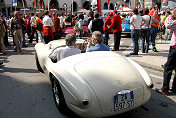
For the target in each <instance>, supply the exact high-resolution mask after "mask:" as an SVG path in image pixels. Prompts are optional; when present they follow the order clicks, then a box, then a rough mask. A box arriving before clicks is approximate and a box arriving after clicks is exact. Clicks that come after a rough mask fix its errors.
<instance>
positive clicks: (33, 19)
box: [29, 13, 36, 43]
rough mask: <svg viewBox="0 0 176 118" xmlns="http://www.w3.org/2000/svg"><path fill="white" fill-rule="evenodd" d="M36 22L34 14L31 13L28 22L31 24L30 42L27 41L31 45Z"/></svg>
mask: <svg viewBox="0 0 176 118" xmlns="http://www.w3.org/2000/svg"><path fill="white" fill-rule="evenodd" d="M35 22H36V17H35V16H34V13H31V20H30V23H31V30H32V32H31V35H30V40H29V43H32V41H33V39H34V34H35V33H36V28H35V27H34V24H35Z"/></svg>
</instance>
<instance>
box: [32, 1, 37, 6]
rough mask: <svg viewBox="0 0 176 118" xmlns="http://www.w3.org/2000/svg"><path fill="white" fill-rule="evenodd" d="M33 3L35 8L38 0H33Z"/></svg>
mask: <svg viewBox="0 0 176 118" xmlns="http://www.w3.org/2000/svg"><path fill="white" fill-rule="evenodd" d="M33 4H34V8H36V6H37V2H36V0H33Z"/></svg>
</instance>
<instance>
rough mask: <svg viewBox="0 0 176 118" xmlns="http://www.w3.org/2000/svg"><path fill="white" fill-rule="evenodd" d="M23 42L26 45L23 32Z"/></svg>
mask: <svg viewBox="0 0 176 118" xmlns="http://www.w3.org/2000/svg"><path fill="white" fill-rule="evenodd" d="M22 42H23V46H25V45H26V43H25V42H26V39H25V33H23V41H22Z"/></svg>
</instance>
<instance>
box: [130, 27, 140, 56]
mask: <svg viewBox="0 0 176 118" xmlns="http://www.w3.org/2000/svg"><path fill="white" fill-rule="evenodd" d="M140 36H141V29H132V30H131V37H132V40H133V52H134V53H136V54H138V51H139V43H138V40H139V37H140Z"/></svg>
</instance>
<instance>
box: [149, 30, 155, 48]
mask: <svg viewBox="0 0 176 118" xmlns="http://www.w3.org/2000/svg"><path fill="white" fill-rule="evenodd" d="M156 36H157V27H151V35H150V39H149V40H150V43H152V47H153V48H152V49H156V47H155V39H156Z"/></svg>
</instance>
